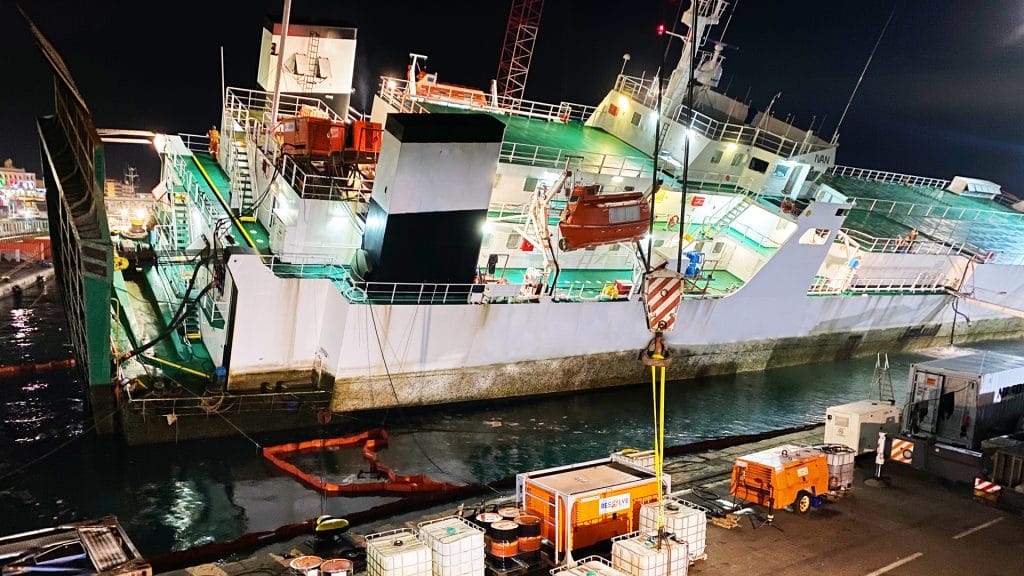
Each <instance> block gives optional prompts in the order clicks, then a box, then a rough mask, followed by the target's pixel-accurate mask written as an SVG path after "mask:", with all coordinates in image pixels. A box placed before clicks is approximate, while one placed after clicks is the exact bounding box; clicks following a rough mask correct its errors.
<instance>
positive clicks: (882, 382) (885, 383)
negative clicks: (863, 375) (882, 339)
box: [874, 354, 896, 403]
mask: <svg viewBox="0 0 1024 576" xmlns="http://www.w3.org/2000/svg"><path fill="white" fill-rule="evenodd" d="M874 381H875V385H876V386H877V387H878V399H879V400H881V401H882V402H890V403H895V402H896V392H895V391H894V390H893V388H892V373H891V372H890V371H889V355H888V354H886V355H885V362H884V363H883V362H882V355H881V354H877V355H876V356H875V375H874Z"/></svg>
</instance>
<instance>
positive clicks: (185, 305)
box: [121, 244, 215, 362]
mask: <svg viewBox="0 0 1024 576" xmlns="http://www.w3.org/2000/svg"><path fill="white" fill-rule="evenodd" d="M209 251H210V245H209V244H207V245H206V247H205V248H203V250H202V252H200V253H199V254H197V255H196V256H194V257H193V260H191V261H190V262H192V261H194V260H195V259H199V262H198V263H197V264H196V267H195V269H194V270H193V271H192V277H191V278H189V281H188V285H187V286H186V287H185V292H184V294H182V299H181V304H180V305H179V306H178V309H177V310H176V311H175V313H174V316H172V317H171V321H170V322H168V323H167V326H166V327H165V328H164V329H163V330H161V331H160V332H159V333H158V334H157V335H156V336H155V337H153V339H152V340H150V341H149V342H147V343H145V344H142V345H140V346H138V347H136V348H135V349H133V350H131V351H129V352H128V353H126V354H125V355H124V356H122V357H121V362H125V361H127V360H129V359H131V358H133V357H135V356H138V355H139V354H141V353H143V352H145V351H146V350H149V349H150V348H152V347H153V346H155V345H156V344H157V343H158V342H160V341H161V340H163V339H164V338H167V337H168V336H170V334H171V333H172V332H173V331H174V330H176V329H177V328H178V326H179V325H181V323H182V322H184V321H185V317H186V316H188V313H189V312H190V311H191V310H192V308H193V307H195V304H196V302H198V301H199V299H200V298H202V297H203V296H205V295H206V293H207V292H209V291H210V289H211V288H212V287H213V285H214V284H215V283H214V282H210V283H209V284H207V285H206V287H205V288H203V289H202V290H201V291H200V292H199V294H197V295H196V297H195V298H191V299H190V298H189V297H188V295H189V293H190V292H192V289H193V288H194V287H195V283H196V279H198V278H199V270H200V269H201V268H202V267H203V266H205V265H206V263H207V262H208V261H209V259H210V256H209Z"/></svg>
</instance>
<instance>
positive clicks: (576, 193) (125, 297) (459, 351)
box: [40, 1, 1024, 441]
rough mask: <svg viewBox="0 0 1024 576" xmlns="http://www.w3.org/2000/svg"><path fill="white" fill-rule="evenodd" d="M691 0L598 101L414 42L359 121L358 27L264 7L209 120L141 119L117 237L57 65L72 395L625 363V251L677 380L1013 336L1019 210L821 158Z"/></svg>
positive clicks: (370, 396)
mask: <svg viewBox="0 0 1024 576" xmlns="http://www.w3.org/2000/svg"><path fill="white" fill-rule="evenodd" d="M696 7H697V10H698V14H697V20H698V26H697V27H696V29H695V30H694V33H693V34H690V36H689V37H690V38H694V39H695V40H693V41H695V42H698V43H699V48H700V50H698V51H697V55H698V60H696V61H695V64H696V65H694V63H693V62H690V60H689V56H688V55H687V54H688V50H684V51H683V59H684V60H685V61H683V62H680V64H679V66H678V67H677V71H676V73H674V74H673V77H672V78H671V79H666V80H665V81H662V80H660V79H658V78H654V79H651V78H643V77H639V78H638V77H634V76H630V75H627V74H625V73H623V74H620V75H619V77H618V78H617V80H616V82H615V84H614V85H613V86H612V88H611V89H610V90H609V92H608V94H607V95H606V96H605V97H604V98H603V100H602V101H601V102H600V103H599V104H598V105H597V106H589V105H582V104H575V103H568V102H560V103H541V102H533V101H530V100H527V99H524V98H523V97H522V93H521V91H518V90H517V91H516V92H515V94H514V95H511V96H509V95H499V94H498V93H497V91H496V90H491V91H490V93H488V91H485V90H482V89H476V88H467V87H462V86H458V85H454V84H445V83H442V82H440V81H439V75H437V74H432V73H427V72H426V71H425V70H423V69H422V66H421V65H422V64H423V62H424V61H423V59H422V57H421V56H419V55H414V57H413V62H412V64H411V65H410V68H409V74H408V75H407V77H405V78H382V79H381V81H380V84H379V89H378V91H377V93H376V94H375V95H374V99H373V108H372V110H371V111H370V113H369V114H367V115H363V114H361V113H360V112H359V111H357V110H355V109H354V108H352V107H351V106H350V105H349V95H350V94H351V78H352V67H353V66H354V61H355V59H354V54H355V46H356V30H355V28H354V27H351V26H349V25H344V24H341V25H331V26H325V25H323V24H318V25H303V24H298V25H295V24H293V25H292V26H291V27H289V30H288V35H287V36H286V37H285V38H284V41H283V42H282V38H281V33H282V31H283V27H281V26H280V25H279V24H277V23H274V22H269V21H268V23H267V25H266V28H265V32H264V41H263V46H262V53H261V62H262V64H261V72H260V82H261V84H262V85H263V90H252V89H242V88H228V89H227V91H226V93H225V95H224V110H223V115H222V118H221V121H220V124H219V126H217V130H216V131H210V132H209V133H208V134H206V135H195V134H178V135H162V134H161V135H152V140H153V143H154V144H155V145H156V146H157V148H158V150H159V151H160V154H161V157H162V159H163V174H162V177H161V183H160V185H158V186H157V188H156V189H154V190H153V192H152V199H151V201H150V204H151V208H149V210H150V211H151V214H152V222H151V223H150V224H149V225H147V226H146V227H145V235H144V237H137V238H133V237H132V235H131V234H126V233H125V231H124V229H123V228H124V227H123V226H120V227H118V226H113V225H111V224H110V222H111V221H112V219H113V218H115V216H116V214H117V211H115V210H111V208H109V207H104V202H103V198H102V192H101V191H100V189H99V183H102V182H103V178H102V171H103V156H102V141H101V138H100V132H98V131H96V130H95V129H94V128H92V126H91V120H90V117H89V115H88V109H87V108H86V107H85V104H84V100H82V99H80V97H78V96H77V90H74V85H73V83H72V82H71V80H70V75H69V74H68V73H67V71H66V70H65V69H64V68H63V65H62V64H59V57H56V58H57V59H56V60H53V62H54V68H55V71H56V72H57V86H58V89H57V96H58V102H57V116H56V118H57V119H58V120H53V119H47V120H43V121H41V124H40V126H41V129H40V130H41V134H42V141H43V144H44V153H45V157H46V158H48V162H49V164H48V167H47V170H46V171H45V173H46V175H47V188H48V190H50V191H51V200H50V202H51V205H50V211H51V219H52V221H53V222H54V224H55V225H53V226H51V230H54V232H53V235H54V244H55V247H58V246H61V245H64V246H65V247H66V248H64V249H61V253H62V254H63V256H62V258H63V259H64V260H65V261H64V262H62V264H61V265H59V266H58V268H57V269H58V273H60V274H61V275H62V287H63V288H64V294H65V299H66V301H67V302H68V306H69V318H70V321H71V323H72V334H74V335H75V343H76V349H78V350H79V353H80V354H81V356H82V359H83V360H84V362H83V366H86V367H87V370H88V373H89V383H90V385H91V387H92V391H93V394H92V397H93V399H94V406H96V405H104V406H112V405H114V404H115V403H116V404H117V405H118V406H119V408H120V415H121V416H120V421H121V424H122V426H123V428H124V431H125V432H126V434H127V435H128V436H129V438H130V439H131V440H132V441H147V440H160V439H170V438H174V437H178V438H181V437H188V436H206V435H216V434H225V433H234V432H236V431H237V429H239V428H242V429H245V428H247V427H249V428H252V429H266V428H275V427H277V428H280V427H289V426H298V425H312V424H313V423H315V421H316V420H315V419H314V414H316V413H319V414H320V415H321V417H323V416H324V414H325V413H326V409H329V411H333V412H349V411H355V410H366V409H376V408H386V407H390V406H398V405H422V404H437V403H447V402H457V401H466V400H481V399H488V398H501V397H509V396H523V395H531V394H543V393H551V392H560V391H567V390H578V389H585V388H596V387H602V386H612V385H621V384H625V383H630V382H638V381H641V380H642V379H643V377H644V374H643V372H642V371H641V370H640V369H639V364H638V363H637V362H636V355H637V351H638V350H640V349H641V348H643V347H644V345H645V344H646V343H647V341H648V339H649V338H650V335H649V333H648V329H647V326H646V324H645V321H644V318H645V310H644V303H643V301H642V300H641V296H640V290H638V289H636V288H635V287H636V286H640V285H641V283H642V280H643V278H644V276H645V274H646V273H647V272H648V266H650V267H652V268H657V267H664V268H666V269H678V270H679V272H680V273H681V275H683V276H684V277H685V281H684V293H683V297H682V299H681V303H680V304H679V306H678V309H677V310H676V311H675V316H674V318H675V323H676V329H675V330H674V331H673V332H671V333H670V334H667V335H666V342H667V344H668V346H669V347H670V348H671V349H672V350H673V352H674V362H675V363H674V364H673V367H672V375H673V377H675V378H684V377H688V376H695V375H702V374H714V373H726V372H733V371H743V370H758V369H764V368H767V367H772V366H781V365H787V364H795V363H801V362H809V361H816V360H822V359H824V358H830V357H842V356H845V355H850V354H853V353H864V352H870V351H874V350H891V349H892V348H893V347H913V346H924V345H929V344H933V343H935V342H938V341H949V340H950V339H952V338H956V339H960V340H961V341H962V340H965V339H968V340H969V339H981V338H996V337H1009V336H1015V335H1019V334H1020V333H1022V332H1024V322H1022V320H1021V316H1022V315H1024V313H1022V312H1021V310H1022V309H1024V302H1022V301H1021V299H1020V294H1022V293H1024V292H1022V291H1021V288H1024V256H1022V255H1021V251H1020V250H1019V249H1016V248H1015V246H1016V245H1017V244H1018V243H1019V239H1020V238H1024V220H1022V219H1024V215H1022V214H1019V213H1017V212H1016V211H1014V210H1013V209H1011V208H1010V207H1008V206H1006V205H1004V204H1001V203H1000V202H999V199H1000V197H1001V196H1000V194H999V188H998V186H996V185H992V184H991V183H987V182H984V181H980V180H976V179H965V178H960V177H957V178H954V179H953V180H952V181H945V180H939V179H932V178H923V177H916V176H909V175H902V174H894V173H888V172H879V171H873V170H862V169H856V168H849V167H843V166H838V165H836V164H835V154H836V150H837V146H838V144H837V143H836V142H834V141H829V140H825V139H823V138H821V137H819V136H818V135H816V134H815V133H814V132H813V131H812V130H809V129H801V128H798V127H797V126H795V125H792V124H791V123H789V122H785V121H781V120H779V119H777V118H774V117H772V115H771V114H770V109H769V110H768V111H765V112H758V111H756V110H753V109H752V108H750V107H749V106H747V105H746V104H743V103H742V102H739V101H736V100H734V99H732V98H730V97H728V96H726V95H724V94H722V93H720V92H718V91H716V90H715V85H716V83H717V79H718V78H719V77H720V75H721V67H722V64H723V62H724V58H723V56H722V44H721V43H715V42H710V41H709V40H708V38H709V37H710V36H712V35H713V30H714V29H715V25H716V24H717V23H718V22H719V21H720V19H721V17H722V15H723V13H724V11H725V10H726V9H727V8H728V7H727V5H726V3H725V2H721V1H702V2H698V3H697V4H696ZM693 16H694V15H693V14H692V13H689V12H688V13H687V14H685V15H684V16H683V22H684V23H687V22H690V21H692V19H693ZM41 41H42V40H41ZM42 42H43V44H44V45H45V41H42ZM705 47H710V48H709V49H707V50H705V49H704V48H705ZM54 54H55V53H54ZM276 61H283V62H284V67H283V69H282V71H281V74H280V76H281V78H282V81H281V88H282V89H283V93H281V94H280V95H279V97H278V98H275V88H276V86H275V84H274V82H273V78H274V77H275V76H276V68H275V66H276V64H275V62H276ZM680 70H681V71H682V72H680ZM690 70H693V75H694V77H695V78H696V79H697V80H698V81H699V85H698V86H696V87H695V89H694V97H693V99H692V106H689V105H687V99H683V98H681V97H680V96H678V94H679V85H680V82H681V80H680V78H685V77H686V76H687V75H689V73H690ZM624 72H625V71H624ZM680 74H681V75H682V76H679V75H680ZM659 88H660V89H661V90H663V91H664V93H663V94H662V105H661V107H660V109H659V107H658V104H657V102H658V99H657V92H658V91H659ZM69 95H70V96H69ZM72 96H73V97H74V98H73V99H71V100H69V98H70V97H72ZM275 100H276V101H277V104H276V106H275ZM68 102H71V103H72V104H76V103H77V104H76V105H75V106H72V107H70V108H69V107H68V105H67V103H68ZM275 108H276V115H275V114H274V110H275ZM72 113H73V114H72ZM69 114H72V118H78V120H76V122H78V124H74V123H73V122H71V121H66V122H61V121H59V119H60V118H62V117H63V116H66V115H69ZM659 122H660V123H661V124H662V126H663V131H662V132H661V133H660V134H656V131H655V128H656V126H657V125H658V124H659ZM79 124H80V125H81V129H72V128H74V127H75V126H78V125H79ZM83 139H84V140H85V141H87V142H88V145H87V146H84V147H83V145H70V146H69V145H68V144H67V143H68V142H71V143H75V142H80V141H82V140H83ZM687 141H689V144H688V148H689V151H688V153H683V150H684V146H685V145H686V142H687ZM61 146H63V147H64V148H67V150H68V152H66V155H65V156H62V155H61V154H62V152H60V150H61ZM68 155H70V156H68ZM62 158H65V159H66V160H67V161H68V162H70V161H71V159H73V160H74V161H75V162H77V163H79V164H83V165H85V164H87V165H88V167H89V169H90V170H91V171H87V172H81V171H78V172H76V171H75V170H74V167H73V166H71V165H70V164H68V165H65V164H61V162H62V161H63V160H62ZM684 163H685V164H686V167H687V170H686V171H685V175H686V178H685V181H684V170H683V169H682V168H683V166H684ZM76 173H78V174H87V175H90V174H93V173H95V174H96V177H95V178H92V177H91V176H90V177H89V178H86V180H88V182H84V181H83V182H82V183H80V186H79V188H80V190H79V189H78V188H74V187H72V186H71V185H73V184H74V182H75V180H74V179H71V180H69V179H68V178H67V175H69V174H76ZM654 181H658V184H657V185H655V184H653V182H654ZM90 182H95V183H96V184H95V185H90V184H89V183H90ZM76 190H77V191H76ZM980 194H989V195H991V196H992V197H990V198H982V197H979V195H980ZM651 200H653V202H651ZM684 205H685V213H683V210H682V209H681V208H682V207H683V206H684ZM648 206H653V211H651V210H649V209H648ZM62 207H63V208H62ZM90 207H91V208H90ZM55 208H56V210H55ZM76 210H78V211H80V212H81V213H82V214H80V215H79V214H78V212H76ZM652 217H653V229H652V228H651V227H648V229H647V232H646V233H644V231H643V229H642V227H640V228H638V227H636V226H635V223H636V222H640V221H642V220H643V219H644V218H648V219H651V218H652ZM57 224H59V225H57ZM130 226H131V223H129V227H130ZM581 230H583V235H582V236H580V235H579V234H581V232H580V231H581ZM638 230H639V232H638ZM86 232H87V233H86ZM574 234H576V236H573V235H574ZM581 237H582V238H584V240H583V241H582V243H576V240H575V239H578V238H581ZM59 238H62V239H63V241H60V242H59V241H58V239H59ZM574 238H575V239H574ZM74 242H78V243H82V244H83V248H82V249H81V250H79V249H76V248H75V247H74V246H72V245H71V243H74ZM93 244H94V245H95V246H93ZM680 244H682V245H681V246H680ZM647 246H650V247H651V250H649V251H648V248H647ZM78 254H81V255H82V257H83V258H85V260H78V259H77V255H78ZM680 254H681V255H682V256H683V261H682V262H680V261H679V255H680ZM76 294H84V295H85V297H86V298H87V299H89V305H88V306H80V305H78V304H76V302H80V301H81V300H82V297H81V296H76ZM108 304H109V305H108ZM965 318H969V321H965ZM954 331H955V334H953V332H954ZM108 342H109V343H110V344H111V345H110V346H107V343H108ZM102 398H106V400H101V399H102ZM104 402H105V404H104Z"/></svg>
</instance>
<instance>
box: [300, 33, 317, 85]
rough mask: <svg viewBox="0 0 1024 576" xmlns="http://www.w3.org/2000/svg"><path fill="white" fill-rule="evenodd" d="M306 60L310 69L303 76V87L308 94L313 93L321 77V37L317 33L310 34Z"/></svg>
mask: <svg viewBox="0 0 1024 576" xmlns="http://www.w3.org/2000/svg"><path fill="white" fill-rule="evenodd" d="M306 58H307V60H308V62H307V65H308V68H307V70H306V71H305V73H304V74H303V76H302V87H303V90H304V91H305V92H307V93H309V92H312V91H313V87H314V86H316V84H317V80H318V79H319V76H318V74H317V71H318V68H319V66H318V63H319V59H320V35H319V34H317V33H316V32H310V33H309V49H307V50H306Z"/></svg>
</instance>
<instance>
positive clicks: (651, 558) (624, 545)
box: [612, 535, 690, 576]
mask: <svg viewBox="0 0 1024 576" xmlns="http://www.w3.org/2000/svg"><path fill="white" fill-rule="evenodd" d="M655 539H656V537H655V538H650V537H648V536H632V535H631V536H629V537H624V538H619V539H616V540H614V541H613V542H612V567H613V568H615V569H616V570H619V571H622V572H625V573H626V574H629V575H630V576H686V571H687V568H688V567H689V566H690V555H689V554H688V553H687V550H686V548H687V547H686V543H684V542H678V541H676V540H673V539H671V538H666V539H665V540H664V541H663V542H662V544H661V547H660V549H659V548H658V546H657V544H656V542H655Z"/></svg>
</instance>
